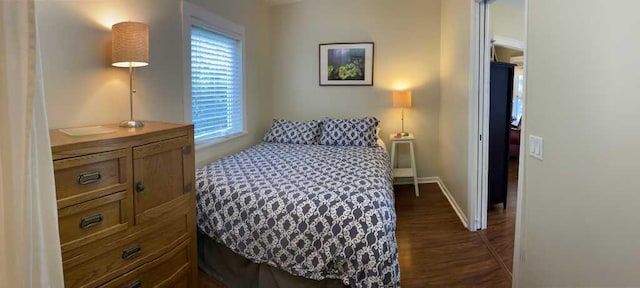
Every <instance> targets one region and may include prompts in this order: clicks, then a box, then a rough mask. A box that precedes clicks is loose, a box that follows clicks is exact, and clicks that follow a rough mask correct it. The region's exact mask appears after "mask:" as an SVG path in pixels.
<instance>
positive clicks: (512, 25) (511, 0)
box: [443, 0, 525, 42]
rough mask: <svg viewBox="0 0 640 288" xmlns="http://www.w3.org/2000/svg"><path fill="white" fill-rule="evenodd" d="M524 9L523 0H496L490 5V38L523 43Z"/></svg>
mask: <svg viewBox="0 0 640 288" xmlns="http://www.w3.org/2000/svg"><path fill="white" fill-rule="evenodd" d="M443 1H446V0H443ZM524 8H525V0H496V2H494V3H493V4H491V8H490V20H489V21H490V24H491V25H490V27H491V31H490V32H489V33H490V35H491V37H493V36H501V37H506V38H510V39H513V40H518V41H522V42H524V21H525V20H524V15H525V11H524V10H525V9H524Z"/></svg>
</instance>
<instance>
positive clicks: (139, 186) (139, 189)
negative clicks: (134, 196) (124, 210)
mask: <svg viewBox="0 0 640 288" xmlns="http://www.w3.org/2000/svg"><path fill="white" fill-rule="evenodd" d="M142 191H144V184H142V182H138V183H136V192H142Z"/></svg>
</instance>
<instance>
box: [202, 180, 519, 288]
mask: <svg viewBox="0 0 640 288" xmlns="http://www.w3.org/2000/svg"><path fill="white" fill-rule="evenodd" d="M395 192H396V211H397V216H398V222H397V230H396V238H397V241H398V251H399V256H400V273H401V280H400V281H401V285H402V287H510V286H511V281H510V279H509V278H508V277H507V276H506V275H505V273H504V271H503V269H501V267H500V266H499V265H498V262H497V261H496V259H495V258H494V256H493V255H492V254H491V252H490V250H489V249H488V248H487V246H486V245H485V243H484V242H483V240H482V239H481V237H480V235H479V234H478V233H473V232H469V231H468V230H467V229H466V228H464V226H462V223H461V222H460V220H459V219H458V216H457V215H456V214H455V212H454V211H453V209H452V208H451V205H449V202H448V201H447V199H446V198H445V197H444V195H443V194H442V192H441V191H440V189H439V188H438V186H437V185H435V184H421V185H420V197H418V198H416V197H415V195H414V193H413V186H412V185H401V186H396V187H395ZM204 274H205V273H204V272H200V287H203V288H223V286H222V285H220V284H219V283H217V281H215V280H214V279H212V278H211V277H209V276H207V275H204Z"/></svg>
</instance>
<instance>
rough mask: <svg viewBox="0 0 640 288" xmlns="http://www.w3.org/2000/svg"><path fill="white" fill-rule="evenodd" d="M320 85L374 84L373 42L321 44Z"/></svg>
mask: <svg viewBox="0 0 640 288" xmlns="http://www.w3.org/2000/svg"><path fill="white" fill-rule="evenodd" d="M320 86H373V42H366V43H330V44H320Z"/></svg>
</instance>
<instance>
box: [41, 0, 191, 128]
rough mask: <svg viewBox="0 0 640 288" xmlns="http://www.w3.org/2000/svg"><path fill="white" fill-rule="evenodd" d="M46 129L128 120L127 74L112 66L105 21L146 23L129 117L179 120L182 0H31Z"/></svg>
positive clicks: (109, 33)
mask: <svg viewBox="0 0 640 288" xmlns="http://www.w3.org/2000/svg"><path fill="white" fill-rule="evenodd" d="M36 11H37V14H36V18H37V22H38V30H39V35H40V48H41V51H42V66H43V77H44V87H45V97H46V100H47V113H48V116H49V127H50V128H61V127H74V126H83V125H97V124H105V123H117V122H120V121H121V120H126V119H129V74H128V69H126V68H117V67H112V66H111V25H112V24H115V23H117V22H121V21H127V20H131V21H140V22H144V23H147V24H149V42H150V43H149V46H150V47H149V52H150V55H149V62H150V64H149V66H147V67H142V68H139V69H137V72H136V80H137V89H138V93H137V94H136V95H134V96H135V100H134V103H135V112H134V113H135V115H136V118H139V119H145V120H146V119H148V120H165V121H182V119H183V117H182V99H181V98H182V94H183V91H184V89H183V86H182V85H183V80H182V79H181V75H182V57H180V56H181V55H182V54H181V53H182V52H181V51H182V46H181V42H180V41H181V40H180V39H181V35H182V31H181V14H180V2H179V1H174V0H144V1H128V0H108V1H106V0H95V1H37V9H36Z"/></svg>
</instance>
